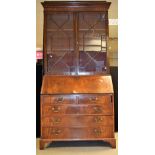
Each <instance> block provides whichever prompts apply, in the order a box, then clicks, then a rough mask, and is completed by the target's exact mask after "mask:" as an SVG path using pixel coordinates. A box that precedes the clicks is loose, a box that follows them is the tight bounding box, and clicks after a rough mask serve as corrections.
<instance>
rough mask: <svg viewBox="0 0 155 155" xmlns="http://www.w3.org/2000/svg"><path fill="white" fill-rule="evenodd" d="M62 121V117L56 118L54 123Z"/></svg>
mask: <svg viewBox="0 0 155 155" xmlns="http://www.w3.org/2000/svg"><path fill="white" fill-rule="evenodd" d="M60 122H61V119H60V118H54V119H53V123H60Z"/></svg>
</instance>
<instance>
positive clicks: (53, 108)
mask: <svg viewBox="0 0 155 155" xmlns="http://www.w3.org/2000/svg"><path fill="white" fill-rule="evenodd" d="M52 111H53V112H59V111H60V107H52Z"/></svg>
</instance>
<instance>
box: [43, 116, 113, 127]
mask: <svg viewBox="0 0 155 155" xmlns="http://www.w3.org/2000/svg"><path fill="white" fill-rule="evenodd" d="M113 122H114V120H113V116H96V115H95V116H90V115H84V116H83V115H78V116H73V115H71V116H65V115H63V116H61V115H54V116H51V117H44V118H42V126H43V127H51V126H65V127H73V126H74V127H91V126H92V127H94V126H96V125H102V126H113Z"/></svg>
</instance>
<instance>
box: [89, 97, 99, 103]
mask: <svg viewBox="0 0 155 155" xmlns="http://www.w3.org/2000/svg"><path fill="white" fill-rule="evenodd" d="M89 100H90V101H91V102H96V101H97V97H91V98H90V99H89Z"/></svg>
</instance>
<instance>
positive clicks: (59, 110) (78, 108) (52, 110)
mask: <svg viewBox="0 0 155 155" xmlns="http://www.w3.org/2000/svg"><path fill="white" fill-rule="evenodd" d="M51 114H74V115H76V114H94V115H98V114H100V115H112V114H113V104H112V103H109V104H106V105H87V104H86V105H69V106H68V105H44V106H43V108H42V115H43V116H50V115H51Z"/></svg>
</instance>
